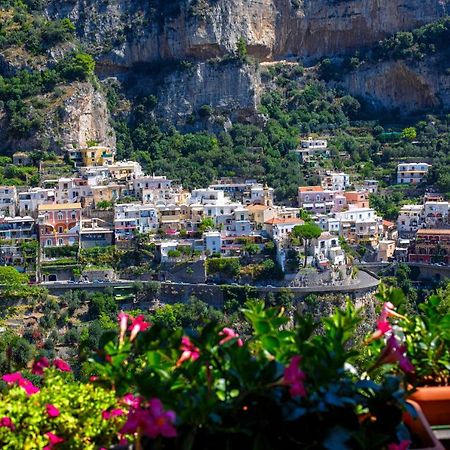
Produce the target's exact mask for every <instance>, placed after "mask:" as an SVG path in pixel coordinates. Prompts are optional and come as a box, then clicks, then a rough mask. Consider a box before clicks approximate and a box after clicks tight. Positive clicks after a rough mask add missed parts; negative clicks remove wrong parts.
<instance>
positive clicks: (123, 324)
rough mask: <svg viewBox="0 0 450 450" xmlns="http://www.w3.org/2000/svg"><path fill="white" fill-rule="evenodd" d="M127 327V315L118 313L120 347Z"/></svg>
mask: <svg viewBox="0 0 450 450" xmlns="http://www.w3.org/2000/svg"><path fill="white" fill-rule="evenodd" d="M127 325H128V314H125V313H124V312H123V311H121V312H120V313H119V330H120V335H119V343H120V345H122V344H123V341H124V339H125V333H126V332H127Z"/></svg>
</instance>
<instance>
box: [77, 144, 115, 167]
mask: <svg viewBox="0 0 450 450" xmlns="http://www.w3.org/2000/svg"><path fill="white" fill-rule="evenodd" d="M80 153H81V157H82V160H83V166H85V167H90V166H110V165H112V164H114V153H113V151H112V150H111V149H110V148H108V147H99V146H96V147H88V148H82V149H80Z"/></svg>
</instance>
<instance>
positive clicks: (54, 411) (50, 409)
mask: <svg viewBox="0 0 450 450" xmlns="http://www.w3.org/2000/svg"><path fill="white" fill-rule="evenodd" d="M45 409H46V410H47V414H48V416H49V417H58V416H59V414H60V412H59V409H58V408H57V407H56V406H55V405H52V404H51V403H47V404H46V405H45Z"/></svg>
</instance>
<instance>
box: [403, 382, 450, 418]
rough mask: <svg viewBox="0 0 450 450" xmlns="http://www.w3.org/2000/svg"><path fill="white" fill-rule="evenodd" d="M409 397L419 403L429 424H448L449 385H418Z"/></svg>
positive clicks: (449, 406) (449, 410) (449, 405)
mask: <svg viewBox="0 0 450 450" xmlns="http://www.w3.org/2000/svg"><path fill="white" fill-rule="evenodd" d="M409 398H410V399H411V400H413V401H414V402H416V403H418V404H419V405H420V407H421V409H422V411H423V413H424V414H425V416H426V418H427V420H428V422H429V423H430V425H432V426H435V425H450V386H431V387H420V388H417V391H416V392H414V393H413V394H411V395H410V396H409Z"/></svg>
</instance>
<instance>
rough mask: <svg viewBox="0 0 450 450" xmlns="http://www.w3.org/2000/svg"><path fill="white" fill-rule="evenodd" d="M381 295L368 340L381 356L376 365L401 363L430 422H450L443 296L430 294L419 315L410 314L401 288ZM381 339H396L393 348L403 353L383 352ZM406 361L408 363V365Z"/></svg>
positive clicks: (449, 327) (447, 318)
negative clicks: (374, 323)
mask: <svg viewBox="0 0 450 450" xmlns="http://www.w3.org/2000/svg"><path fill="white" fill-rule="evenodd" d="M378 298H379V299H380V300H381V301H382V302H383V303H384V305H383V310H382V312H381V315H380V318H379V320H378V322H377V330H376V331H375V332H374V333H373V335H372V336H371V338H370V339H369V341H370V345H371V347H372V350H373V349H375V351H374V352H373V354H375V355H377V354H378V355H381V356H379V357H378V358H379V360H378V362H377V364H376V366H377V367H378V366H379V365H380V362H381V361H383V359H384V362H386V361H387V362H389V363H392V362H395V363H399V364H400V368H401V369H403V371H404V373H405V381H406V382H407V384H408V391H409V398H410V399H411V400H413V401H414V402H417V403H418V404H419V405H420V407H421V409H422V410H423V413H424V414H425V416H426V417H427V419H428V421H429V423H430V424H431V425H432V426H434V425H448V424H450V313H449V312H447V311H446V310H445V308H442V302H443V299H442V295H439V294H438V295H432V296H430V297H429V298H428V299H427V300H426V301H425V302H423V303H422V304H420V305H419V307H418V313H417V314H408V313H407V304H406V302H405V299H404V296H403V293H402V291H401V290H399V289H392V288H391V289H387V288H385V287H381V289H380V292H379V294H378ZM378 338H384V340H385V341H386V342H387V343H388V345H389V343H390V341H392V340H393V339H396V340H397V342H398V343H399V344H398V345H397V349H394V351H397V353H398V355H400V356H399V357H398V358H395V357H394V358H392V352H391V353H390V354H388V353H386V351H384V350H383V351H384V353H383V351H381V348H382V345H381V344H380V342H379V341H378V340H377V339H378ZM391 347H392V345H391ZM402 354H403V355H402ZM389 358H390V360H389ZM402 358H403V359H402ZM406 360H407V361H408V362H409V364H406V365H405V361H406ZM402 362H403V367H402Z"/></svg>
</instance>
